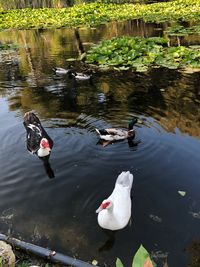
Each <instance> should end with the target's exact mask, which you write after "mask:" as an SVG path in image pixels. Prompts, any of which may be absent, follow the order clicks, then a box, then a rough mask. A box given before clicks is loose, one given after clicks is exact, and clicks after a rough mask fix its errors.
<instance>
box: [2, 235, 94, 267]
mask: <svg viewBox="0 0 200 267" xmlns="http://www.w3.org/2000/svg"><path fill="white" fill-rule="evenodd" d="M0 240H1V241H5V242H7V243H8V244H10V245H12V246H13V247H15V248H19V249H22V250H23V251H26V252H31V253H33V254H34V255H37V256H39V257H42V258H45V259H47V260H49V261H51V262H56V263H61V264H64V265H70V266H74V267H94V265H91V264H89V263H87V262H84V261H81V260H78V259H75V258H72V257H69V256H66V255H63V254H61V253H57V252H55V251H52V250H49V249H47V248H43V247H40V246H37V245H34V244H31V243H27V242H24V241H21V240H19V239H16V238H13V237H8V236H6V235H4V234H0ZM96 267H98V266H96Z"/></svg>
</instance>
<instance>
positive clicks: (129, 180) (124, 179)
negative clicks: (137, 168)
mask: <svg viewBox="0 0 200 267" xmlns="http://www.w3.org/2000/svg"><path fill="white" fill-rule="evenodd" d="M116 184H120V185H122V186H124V187H129V188H130V189H131V187H132V184H133V174H132V173H130V172H129V171H127V172H126V171H123V172H122V173H121V174H120V175H119V176H118V178H117V180H116Z"/></svg>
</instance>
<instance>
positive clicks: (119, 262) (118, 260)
mask: <svg viewBox="0 0 200 267" xmlns="http://www.w3.org/2000/svg"><path fill="white" fill-rule="evenodd" d="M116 267H124V265H123V264H122V262H121V260H120V259H119V258H117V260H116Z"/></svg>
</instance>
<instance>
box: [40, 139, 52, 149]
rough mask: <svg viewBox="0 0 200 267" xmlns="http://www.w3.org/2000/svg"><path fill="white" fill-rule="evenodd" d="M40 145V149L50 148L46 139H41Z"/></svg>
mask: <svg viewBox="0 0 200 267" xmlns="http://www.w3.org/2000/svg"><path fill="white" fill-rule="evenodd" d="M40 145H41V147H42V148H50V146H49V142H48V140H47V139H46V138H43V139H42V140H41V142H40Z"/></svg>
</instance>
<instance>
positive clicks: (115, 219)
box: [98, 171, 133, 230]
mask: <svg viewBox="0 0 200 267" xmlns="http://www.w3.org/2000/svg"><path fill="white" fill-rule="evenodd" d="M132 183H133V175H132V174H131V173H130V172H129V171H127V172H122V173H121V174H120V175H119V176H118V178H117V180H116V183H115V188H114V190H113V192H112V194H111V195H110V196H109V197H108V198H107V199H106V200H105V201H110V202H111V203H112V207H111V208H108V209H102V210H100V211H99V214H98V223H99V225H100V226H101V227H102V228H105V229H109V230H119V229H122V228H124V227H125V226H126V225H127V224H128V222H129V220H130V217H131V198H130V192H131V188H132Z"/></svg>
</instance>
